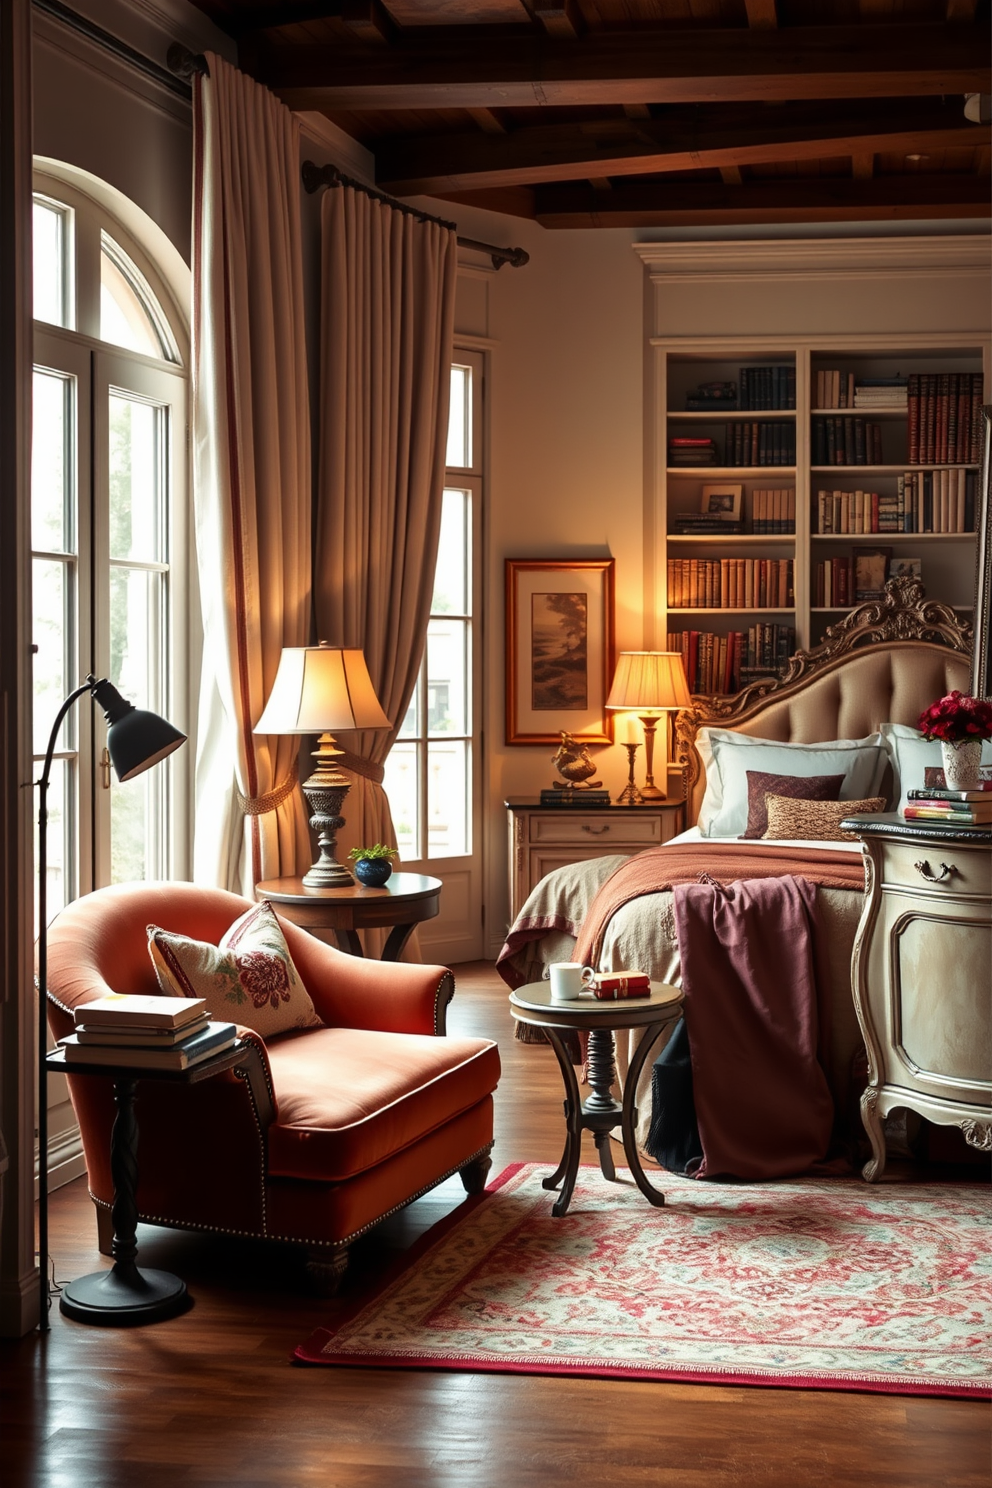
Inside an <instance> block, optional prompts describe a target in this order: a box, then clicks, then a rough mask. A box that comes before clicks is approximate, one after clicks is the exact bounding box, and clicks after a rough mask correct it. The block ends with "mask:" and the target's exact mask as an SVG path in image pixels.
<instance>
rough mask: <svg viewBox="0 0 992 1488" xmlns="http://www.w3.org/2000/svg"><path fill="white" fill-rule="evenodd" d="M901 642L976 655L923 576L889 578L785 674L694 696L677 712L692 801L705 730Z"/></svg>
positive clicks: (736, 721)
mask: <svg viewBox="0 0 992 1488" xmlns="http://www.w3.org/2000/svg"><path fill="white" fill-rule="evenodd" d="M895 642H900V643H906V642H918V643H921V644H926V645H928V646H941V647H947V648H948V649H949V650H951V651H953V652H954V653H955V654H957V655H959V656H962V657H965V658H970V657H971V653H972V644H973V631H972V627H971V625H970V624H969V623H968V622H966V621H962V620H961V618H960V617H959V616H958V614H957V613H956V612H955V611H954V610H952V609H951V608H950V606H949V605H944V604H940V603H938V602H937V601H936V600H928V599H927V598H926V595H925V591H924V588H923V585H922V583H921V582H920V581H919V579H915V578H895V579H889V581H888V583H887V584H886V585H885V592H884V594H882V595H881V596H880V597H879V598H878V599H871V600H868V601H867V602H866V603H865V604H861V605H859V606H858V607H857V608H856V609H854V610H852V611H851V612H850V613H849V614H847V615H845V616H844V618H843V619H842V620H840V621H838V623H837V624H836V625H831V626H829V627H828V628H827V630H826V632H825V635H824V639H823V640H822V641H821V642H820V644H819V645H818V646H814V647H812V648H811V649H810V650H808V651H797V652H796V653H795V654H794V655H793V657H792V658H791V660H790V662H789V665H788V667H787V669H786V671H785V672H784V673H783V674H782V676H781V677H776V676H769V677H761V678H758V679H757V680H756V681H754V682H751V683H749V684H748V686H747V687H745V688H743V689H742V690H741V691H740V692H737V693H734V694H732V695H731V696H727V697H702V696H700V697H694V698H693V704H692V707H691V708H686V709H684V710H683V711H682V712H681V713H677V714H676V715H675V741H674V742H675V748H674V754H675V763H676V764H677V765H679V766H680V767H681V769H682V772H683V780H684V787H685V795H686V799H687V800H688V799H689V798H690V797H691V795H692V792H693V788H694V787H695V785H696V783H697V781H698V780H699V777H700V772H701V768H702V766H701V762H700V759H699V755H698V754H697V752H696V747H695V739H696V735H697V733H698V732H699V730H700V729H701V728H703V727H705V726H706V725H716V726H718V727H720V728H731V729H733V728H737V727H739V726H740V725H741V724H743V723H746V722H747V721H748V720H749V719H751V718H752V717H753V716H754V715H755V714H756V713H758V712H760V711H762V710H763V709H764V708H766V707H768V706H769V705H770V704H772V703H775V702H778V701H781V700H785V699H787V698H790V697H792V696H794V695H796V694H797V693H800V692H801V691H802V690H803V689H804V688H806V687H807V686H808V685H809V684H810V683H811V682H812V681H813V680H814V679H815V678H817V677H820V676H823V675H824V674H825V673H827V672H830V671H833V670H835V669H837V668H839V667H840V666H842V665H843V663H844V662H845V660H846V659H847V658H849V657H850V656H851V655H852V653H858V654H860V653H862V652H865V651H869V650H876V649H877V650H884V649H885V648H886V647H889V646H891V645H892V644H893V643H895ZM925 705H926V704H925V702H924V703H922V704H921V707H923V706H925Z"/></svg>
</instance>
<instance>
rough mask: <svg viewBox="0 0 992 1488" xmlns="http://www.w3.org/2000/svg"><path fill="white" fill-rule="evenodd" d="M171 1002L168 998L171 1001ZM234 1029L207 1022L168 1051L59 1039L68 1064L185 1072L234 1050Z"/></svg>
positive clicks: (73, 1035) (225, 1025)
mask: <svg viewBox="0 0 992 1488" xmlns="http://www.w3.org/2000/svg"><path fill="white" fill-rule="evenodd" d="M170 1000H171V999H170ZM236 1040H237V1029H236V1028H235V1026H234V1024H233V1023H208V1024H207V1026H206V1028H203V1029H201V1030H200V1031H199V1033H194V1034H191V1035H190V1037H189V1038H186V1039H184V1040H183V1041H182V1042H181V1043H179V1044H175V1045H173V1046H172V1047H171V1048H168V1049H156V1048H148V1047H144V1046H142V1047H135V1048H127V1049H125V1048H121V1046H120V1045H119V1044H83V1043H80V1041H79V1036H78V1034H75V1033H71V1034H70V1035H69V1037H68V1038H64V1039H60V1040H59V1044H60V1047H61V1048H62V1049H64V1050H65V1062H66V1064H67V1065H75V1066H80V1065H91V1066H98V1067H99V1066H103V1065H121V1066H127V1068H128V1069H161V1070H185V1069H191V1068H192V1067H193V1066H194V1065H196V1064H201V1063H202V1062H203V1060H204V1059H210V1058H212V1057H213V1056H215V1055H217V1054H223V1053H224V1052H225V1050H227V1049H231V1048H233V1047H234V1044H235V1042H236Z"/></svg>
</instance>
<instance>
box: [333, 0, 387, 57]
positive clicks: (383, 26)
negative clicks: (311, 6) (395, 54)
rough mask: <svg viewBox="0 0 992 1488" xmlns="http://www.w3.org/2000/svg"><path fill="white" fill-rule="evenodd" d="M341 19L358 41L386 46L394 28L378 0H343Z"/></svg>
mask: <svg viewBox="0 0 992 1488" xmlns="http://www.w3.org/2000/svg"><path fill="white" fill-rule="evenodd" d="M341 19H342V21H343V22H344V24H345V25H346V26H347V28H348V30H349V31H350V32H351V34H352V35H353V36H355V37H357V39H358V40H359V41H364V42H367V43H371V44H372V45H373V46H388V45H389V43H390V42H391V41H392V40H393V38H394V36H395V33H396V28H395V27H394V25H393V22H392V20H391V18H390V16H389V15H388V14H387V12H386V10H385V9H384V8H383V6H382V5H381V4H380V3H379V0H343V4H342V7H341Z"/></svg>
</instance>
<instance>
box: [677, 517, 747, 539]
mask: <svg viewBox="0 0 992 1488" xmlns="http://www.w3.org/2000/svg"><path fill="white" fill-rule="evenodd" d="M672 531H673V533H674V534H675V535H676V536H677V537H686V536H692V535H693V534H694V533H696V534H699V535H700V536H704V537H706V536H712V535H713V534H717V535H718V536H722V537H733V536H734V535H735V534H736V535H737V536H740V534H741V533H742V532H743V531H744V523H743V522H738V521H729V520H728V519H727V518H726V517H721V516H718V515H715V514H713V513H708V512H690V513H683V512H676V513H675V514H674V516H673V517H672Z"/></svg>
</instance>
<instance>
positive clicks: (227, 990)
mask: <svg viewBox="0 0 992 1488" xmlns="http://www.w3.org/2000/svg"><path fill="white" fill-rule="evenodd" d="M148 950H149V952H150V954H151V958H152V965H153V966H154V967H155V975H156V977H157V978H158V984H159V986H160V987H161V989H162V991H163V992H164V993H165V994H166V996H168V997H203V998H205V999H206V1003H207V1010H208V1012H209V1014H210V1016H211V1018H216V1019H219V1020H222V1021H224V1022H228V1023H241V1024H243V1025H244V1026H245V1027H246V1028H253V1029H254V1030H255V1032H256V1033H257V1034H259V1035H260V1037H261V1038H263V1039H265V1038H271V1037H272V1035H274V1034H277V1033H289V1032H290V1031H291V1030H292V1029H296V1028H319V1027H320V1019H319V1018H318V1016H317V1012H316V1009H315V1008H314V1005H313V1003H312V1002H311V1001H310V994H309V993H308V992H307V989H306V988H305V987H304V985H303V983H302V981H301V980H300V974H299V972H298V971H297V969H296V967H295V965H294V964H293V958H292V956H291V955H290V954H289V947H288V946H287V944H286V937H285V936H284V935H283V933H282V927H281V926H280V924H279V921H278V919H277V918H276V915H275V911H274V910H273V908H272V905H271V904H269V902H268V900H265V899H263V900H262V901H261V903H260V904H254V905H252V907H251V909H249V910H246V912H245V913H244V914H243V915H241V917H240V918H239V919H237V920H235V922H234V924H233V925H232V926H231V928H230V929H229V930H227V931H226V932H225V933H224V935H223V937H222V938H221V942H220V945H211V944H210V943H209V942H208V941H203V940H191V939H190V938H189V936H187V935H177V934H176V933H175V932H174V931H171V930H162V929H160V928H159V926H158V925H149V926H148Z"/></svg>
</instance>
